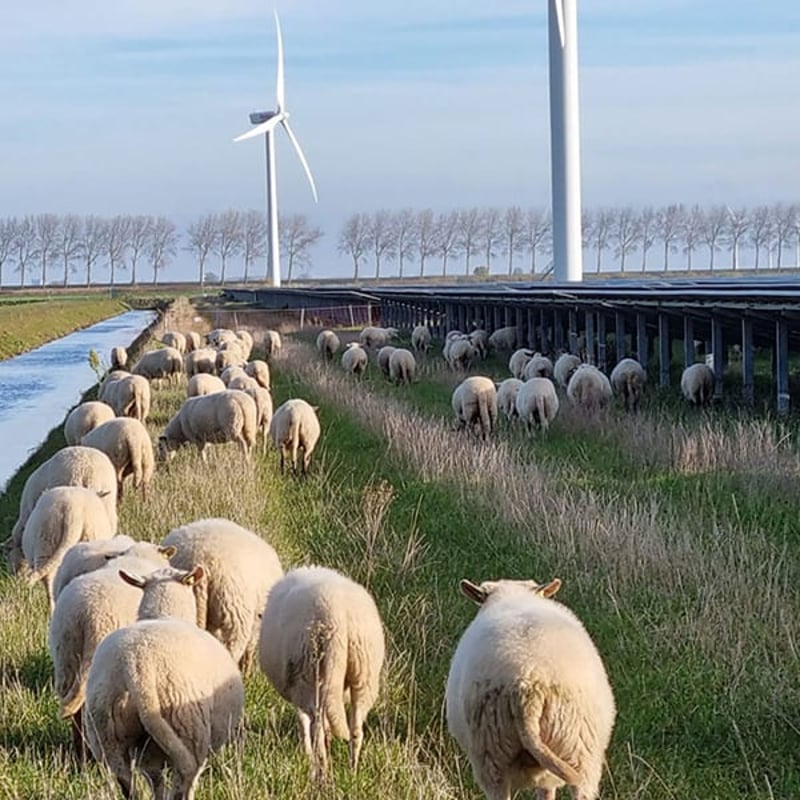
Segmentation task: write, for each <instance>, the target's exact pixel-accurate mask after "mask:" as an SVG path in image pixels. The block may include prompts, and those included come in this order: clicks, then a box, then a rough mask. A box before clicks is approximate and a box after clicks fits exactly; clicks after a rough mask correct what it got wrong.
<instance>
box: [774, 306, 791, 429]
mask: <svg viewBox="0 0 800 800" xmlns="http://www.w3.org/2000/svg"><path fill="white" fill-rule="evenodd" d="M775 383H776V385H777V389H778V396H777V412H778V413H779V414H788V413H789V405H790V397H789V326H788V325H787V323H786V321H785V320H783V319H779V320H778V321H777V322H776V323H775Z"/></svg>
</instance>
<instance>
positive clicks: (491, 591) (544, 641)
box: [445, 578, 616, 800]
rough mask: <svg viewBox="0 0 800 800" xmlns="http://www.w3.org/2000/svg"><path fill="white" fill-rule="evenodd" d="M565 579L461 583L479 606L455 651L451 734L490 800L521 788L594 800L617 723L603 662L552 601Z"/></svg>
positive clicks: (448, 701) (544, 798)
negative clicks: (566, 790) (562, 790)
mask: <svg viewBox="0 0 800 800" xmlns="http://www.w3.org/2000/svg"><path fill="white" fill-rule="evenodd" d="M560 586H561V581H560V580H558V579H557V578H556V579H554V580H552V581H550V582H549V583H547V584H544V585H540V584H537V583H535V582H534V581H524V580H499V581H487V582H484V583H481V584H480V585H479V586H476V585H475V584H473V583H471V582H470V581H468V580H462V581H461V591H462V592H463V594H464V595H465V596H466V597H468V598H469V599H470V600H473V601H474V602H475V603H477V604H478V605H479V606H480V609H479V611H478V613H477V615H476V617H475V619H473V620H472V622H471V623H470V624H469V625H468V626H467V629H466V630H465V631H464V634H463V635H462V637H461V640H460V641H459V643H458V646H457V647H456V650H455V653H454V654H453V659H452V661H451V663H450V670H449V674H448V676H447V686H446V689H445V707H446V716H447V727H448V730H449V731H450V733H451V734H452V736H453V737H454V738H455V740H456V741H457V742H458V743H459V745H460V746H461V747H462V749H463V750H464V751H465V752H466V754H467V757H468V758H469V761H470V765H471V766H472V773H473V775H474V776H475V780H476V781H477V783H478V785H479V786H480V787H481V789H482V790H483V792H484V794H485V795H486V798H487V800H511V796H512V794H513V793H514V792H515V791H516V790H517V789H532V788H535V789H536V790H537V795H536V796H537V797H538V798H540V800H555V797H556V789H557V788H558V787H560V786H563V785H565V784H566V785H568V786H569V788H570V790H571V792H572V797H573V798H574V800H595V798H596V797H597V793H598V789H599V786H600V779H601V777H602V771H603V760H604V757H605V751H606V748H607V747H608V743H609V740H610V739H611V732H612V729H613V727H614V720H615V717H616V706H615V703H614V694H613V692H612V689H611V686H610V684H609V682H608V677H607V675H606V671H605V667H604V666H603V661H602V659H601V658H600V655H599V653H598V652H597V649H596V647H595V645H594V643H593V642H592V640H591V638H590V636H589V634H588V633H587V632H586V629H585V628H584V627H583V625H582V624H581V622H580V620H579V619H578V618H577V617H576V616H575V614H573V613H572V611H570V610H569V609H568V608H567V607H566V606H564V605H562V604H561V603H559V602H557V601H556V600H552V599H550V598H552V596H553V595H554V594H555V593H556V592H557V591H558V589H559V587H560Z"/></svg>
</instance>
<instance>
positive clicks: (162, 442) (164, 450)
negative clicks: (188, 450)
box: [158, 435, 175, 461]
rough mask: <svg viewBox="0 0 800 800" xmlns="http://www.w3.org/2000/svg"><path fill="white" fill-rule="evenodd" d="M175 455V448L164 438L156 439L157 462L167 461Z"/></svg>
mask: <svg viewBox="0 0 800 800" xmlns="http://www.w3.org/2000/svg"><path fill="white" fill-rule="evenodd" d="M174 455H175V447H174V445H173V444H171V443H170V441H169V439H167V437H166V436H163V435H162V436H159V437H158V460H159V461H169V460H170V459H171V458H173V457H174Z"/></svg>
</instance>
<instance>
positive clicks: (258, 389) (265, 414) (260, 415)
mask: <svg viewBox="0 0 800 800" xmlns="http://www.w3.org/2000/svg"><path fill="white" fill-rule="evenodd" d="M245 392H246V393H247V394H249V395H250V397H252V398H253V400H254V401H255V404H256V428H257V429H258V430H259V431H261V445H262V450H261V452H262V453H266V452H267V439H269V426H270V424H271V423H272V395H271V394H270V393H269V392H268V391H267V390H266V389H265V388H264V387H263V386H258V385H256V386H251V387H249V388H248V389H245Z"/></svg>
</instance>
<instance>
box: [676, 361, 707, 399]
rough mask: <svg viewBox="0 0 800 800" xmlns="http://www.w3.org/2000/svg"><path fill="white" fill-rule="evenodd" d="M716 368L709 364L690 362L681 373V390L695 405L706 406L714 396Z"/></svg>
mask: <svg viewBox="0 0 800 800" xmlns="http://www.w3.org/2000/svg"><path fill="white" fill-rule="evenodd" d="M714 382H715V376H714V370H713V369H711V367H709V366H708V365H707V364H690V365H689V366H688V367H686V369H685V370H684V371H683V374H682V375H681V392H682V393H683V396H684V397H685V398H686V399H687V400H688V401H689V402H690V403H691V404H692V405H694V406H706V405H708V404H709V403H710V402H711V400H712V399H713V398H714Z"/></svg>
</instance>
